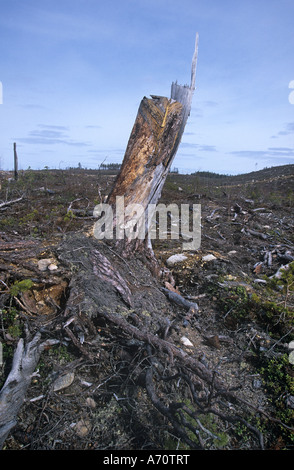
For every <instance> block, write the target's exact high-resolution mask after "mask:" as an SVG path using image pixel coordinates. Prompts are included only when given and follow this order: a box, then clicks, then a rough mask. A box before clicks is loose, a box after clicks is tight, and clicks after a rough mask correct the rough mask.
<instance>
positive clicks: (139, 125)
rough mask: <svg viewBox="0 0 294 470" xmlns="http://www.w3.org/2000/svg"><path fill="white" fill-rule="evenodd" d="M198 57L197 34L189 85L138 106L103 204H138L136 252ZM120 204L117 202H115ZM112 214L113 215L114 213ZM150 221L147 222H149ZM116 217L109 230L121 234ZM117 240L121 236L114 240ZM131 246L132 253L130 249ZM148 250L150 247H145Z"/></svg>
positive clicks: (180, 127) (128, 216)
mask: <svg viewBox="0 0 294 470" xmlns="http://www.w3.org/2000/svg"><path fill="white" fill-rule="evenodd" d="M197 55H198V34H197V35H196V43H195V50H194V55H193V60H192V71H191V83H190V85H189V86H188V85H185V86H181V85H178V84H177V83H172V86H171V97H170V99H168V98H166V97H163V96H155V95H151V98H146V97H144V98H143V100H142V101H141V104H140V106H139V110H138V114H137V117H136V120H135V124H134V126H133V129H132V132H131V135H130V138H129V142H128V145H127V149H126V152H125V156H124V160H123V163H122V167H121V170H120V173H119V174H118V177H117V179H116V181H115V183H114V186H113V189H112V191H111V192H110V194H109V197H108V200H107V203H108V204H109V205H110V206H112V208H113V209H116V207H117V202H118V199H117V198H118V197H120V198H121V197H122V196H123V197H124V201H123V203H122V204H124V207H127V206H128V207H131V204H139V205H140V207H141V208H142V211H143V215H144V217H142V220H143V221H144V223H143V226H142V225H141V227H140V228H141V229H142V230H143V234H144V236H140V237H137V238H136V248H138V247H139V245H142V244H143V242H144V241H145V243H146V241H147V242H148V233H147V232H148V223H147V222H146V221H148V217H147V209H148V206H149V205H150V204H154V205H156V204H157V201H158V200H159V198H160V196H161V191H162V188H163V185H164V183H165V180H166V177H167V175H168V172H169V170H170V167H171V164H172V162H173V160H174V157H175V155H176V152H177V150H178V147H179V144H180V142H181V138H182V135H183V133H184V129H185V125H186V122H187V119H188V117H189V114H190V110H191V103H192V97H193V92H194V89H195V76H196V64H197ZM119 201H120V203H121V199H119ZM115 213H117V211H116V210H115ZM134 216H135V217H137V218H138V214H134V211H130V212H129V213H125V214H124V223H125V224H128V223H129V224H130V225H131V226H132V220H134ZM149 220H150V218H149ZM120 224H121V222H120V220H119V217H118V218H117V217H114V219H113V229H114V230H115V229H116V233H117V230H121V226H120ZM117 238H119V239H121V238H122V236H119V237H117ZM133 245H134V244H133V243H132V249H133ZM127 246H128V243H127V242H126V240H125V239H124V240H123V247H124V248H123V251H126V252H127V251H128V249H127ZM149 246H150V245H149Z"/></svg>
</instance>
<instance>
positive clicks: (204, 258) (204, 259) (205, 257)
mask: <svg viewBox="0 0 294 470" xmlns="http://www.w3.org/2000/svg"><path fill="white" fill-rule="evenodd" d="M214 259H217V258H216V256H214V255H211V254H210V255H205V256H202V261H213V260H214Z"/></svg>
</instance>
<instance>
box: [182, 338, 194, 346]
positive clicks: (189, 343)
mask: <svg viewBox="0 0 294 470" xmlns="http://www.w3.org/2000/svg"><path fill="white" fill-rule="evenodd" d="M181 343H182V344H183V345H184V346H187V347H188V348H193V347H194V345H193V343H191V341H190V340H189V339H188V338H186V336H182V337H181Z"/></svg>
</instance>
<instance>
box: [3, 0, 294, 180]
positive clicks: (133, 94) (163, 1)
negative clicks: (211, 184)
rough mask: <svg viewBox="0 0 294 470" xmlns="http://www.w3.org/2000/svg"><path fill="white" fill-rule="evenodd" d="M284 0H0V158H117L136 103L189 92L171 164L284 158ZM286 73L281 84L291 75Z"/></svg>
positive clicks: (293, 112) (287, 140) (289, 53)
mask: <svg viewBox="0 0 294 470" xmlns="http://www.w3.org/2000/svg"><path fill="white" fill-rule="evenodd" d="M293 21H294V3H293V0H267V1H265V0H234V1H233V0H181V1H179V0H70V1H69V0H58V1H56V0H50V1H48V0H46V1H45V0H38V1H36V0H9V1H7V0H0V38H1V40H0V82H1V83H2V88H3V103H2V104H0V128H1V133H0V165H1V168H2V169H11V168H12V166H13V142H16V143H17V151H18V156H19V163H20V167H21V168H23V169H26V168H28V167H29V166H30V167H32V168H36V169H39V168H40V169H41V168H44V167H45V166H49V167H50V168H66V167H69V166H77V165H78V163H81V165H82V166H84V167H87V168H98V166H99V165H100V163H101V162H102V161H103V160H104V159H105V158H106V161H105V162H106V163H107V162H108V163H111V162H121V161H122V159H123V155H124V152H125V149H126V146H127V142H128V139H129V136H130V132H131V129H132V127H133V124H134V120H135V118H136V114H137V110H138V106H139V104H140V101H141V99H142V98H143V97H144V96H149V95H150V94H157V95H164V96H168V97H169V96H170V86H171V83H172V82H173V81H176V80H177V81H178V83H180V84H182V85H183V84H186V83H189V82H190V70H191V60H192V55H193V52H194V42H195V35H196V32H199V55H198V65H197V75H196V91H195V94H194V98H193V103H192V111H191V115H190V118H189V120H188V123H187V126H186V130H185V133H184V135H183V138H182V143H181V145H180V148H179V150H178V153H177V155H176V158H175V160H174V163H173V167H177V168H179V170H180V171H181V172H191V171H198V170H203V171H204V170H205V171H206V170H208V171H214V172H217V173H225V174H237V173H244V172H248V171H253V170H256V169H262V168H264V167H271V166H275V165H284V164H288V163H294V104H291V103H290V101H291V100H289V95H290V92H291V88H289V84H290V82H291V81H293V80H294V24H293ZM292 83H293V82H292Z"/></svg>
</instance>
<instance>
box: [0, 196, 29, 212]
mask: <svg viewBox="0 0 294 470" xmlns="http://www.w3.org/2000/svg"><path fill="white" fill-rule="evenodd" d="M23 199H24V195H22V196H21V197H19V198H17V199H13V200H11V201H5V202H1V204H0V209H1V210H2V209H3V208H6V207H7V206H10V205H11V204H16V203H17V202H20V201H22V200H23Z"/></svg>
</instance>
